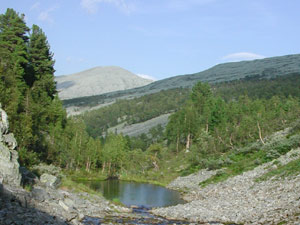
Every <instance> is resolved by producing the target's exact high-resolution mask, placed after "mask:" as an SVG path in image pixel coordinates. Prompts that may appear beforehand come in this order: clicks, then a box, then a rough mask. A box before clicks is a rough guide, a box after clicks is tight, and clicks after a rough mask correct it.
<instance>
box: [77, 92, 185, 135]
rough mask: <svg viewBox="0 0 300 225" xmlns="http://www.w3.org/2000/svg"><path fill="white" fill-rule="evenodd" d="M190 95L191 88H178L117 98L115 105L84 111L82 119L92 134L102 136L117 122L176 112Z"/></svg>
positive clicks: (145, 118) (138, 121) (142, 119)
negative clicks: (132, 97) (140, 95)
mask: <svg viewBox="0 0 300 225" xmlns="http://www.w3.org/2000/svg"><path fill="white" fill-rule="evenodd" d="M188 95H189V89H183V88H177V89H170V90H165V91H161V92H159V93H155V94H150V95H146V96H142V97H139V98H135V99H132V100H117V102H116V103H114V104H113V105H110V106H107V107H103V108H100V109H98V110H93V111H90V112H86V113H84V114H83V115H82V119H83V120H84V122H85V123H86V126H87V131H88V133H89V134H90V135H91V136H93V137H101V136H102V135H103V134H104V133H105V132H106V131H107V129H108V128H109V127H113V126H115V125H117V124H120V123H126V124H134V123H140V122H144V121H147V120H150V119H152V118H155V117H157V116H160V115H162V114H165V113H169V112H174V111H175V110H177V109H178V106H180V105H183V104H184V102H185V100H186V99H187V97H188Z"/></svg>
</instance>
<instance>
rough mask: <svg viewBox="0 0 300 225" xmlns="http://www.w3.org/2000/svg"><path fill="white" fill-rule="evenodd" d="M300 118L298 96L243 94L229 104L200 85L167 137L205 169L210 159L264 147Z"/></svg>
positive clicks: (171, 123)
mask: <svg viewBox="0 0 300 225" xmlns="http://www.w3.org/2000/svg"><path fill="white" fill-rule="evenodd" d="M281 85H283V86H284V84H281ZM263 90H265V89H263ZM299 91H300V89H298V91H297V92H298V93H299ZM260 92H261V91H260ZM266 96H268V95H267V93H266ZM299 115H300V102H299V98H296V97H292V96H288V97H284V96H282V95H281V96H280V97H278V96H276V95H275V96H274V95H273V96H272V97H271V98H255V99H251V98H249V97H248V96H247V95H243V94H242V95H240V96H238V97H236V98H234V99H232V100H231V101H225V100H224V99H223V98H221V97H219V96H217V95H214V94H213V93H212V90H211V88H210V86H209V85H208V84H203V83H198V84H197V85H195V86H194V87H193V89H192V93H191V96H190V98H189V100H188V101H187V103H186V105H185V106H184V107H183V108H182V109H181V110H179V111H178V112H176V113H174V114H173V115H172V116H171V117H170V121H169V123H168V125H167V128H166V138H167V140H168V146H169V148H170V150H173V151H174V152H179V151H182V150H185V151H190V152H191V154H190V156H191V157H190V162H191V163H192V165H195V166H196V165H198V166H199V165H200V166H201V165H202V167H204V168H205V167H206V166H207V164H206V163H205V162H207V159H208V158H211V157H215V158H218V157H220V156H221V155H222V154H224V153H226V152H228V151H230V150H234V149H238V148H240V147H243V146H246V145H247V144H249V143H252V142H256V141H260V142H261V143H262V144H264V142H265V138H266V137H267V136H268V135H270V134H272V133H273V132H275V131H278V130H281V129H283V128H286V127H288V126H289V125H290V124H291V122H293V121H295V120H296V119H298V118H299Z"/></svg>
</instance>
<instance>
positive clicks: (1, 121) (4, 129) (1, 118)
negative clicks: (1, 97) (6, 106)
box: [0, 103, 9, 141]
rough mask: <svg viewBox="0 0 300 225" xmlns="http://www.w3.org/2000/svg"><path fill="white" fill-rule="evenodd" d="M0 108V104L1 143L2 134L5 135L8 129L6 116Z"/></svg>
mask: <svg viewBox="0 0 300 225" xmlns="http://www.w3.org/2000/svg"><path fill="white" fill-rule="evenodd" d="M1 107H2V106H1V103H0V141H2V139H1V137H2V134H7V132H8V128H9V123H8V119H7V114H6V112H5V111H4V110H3V109H1Z"/></svg>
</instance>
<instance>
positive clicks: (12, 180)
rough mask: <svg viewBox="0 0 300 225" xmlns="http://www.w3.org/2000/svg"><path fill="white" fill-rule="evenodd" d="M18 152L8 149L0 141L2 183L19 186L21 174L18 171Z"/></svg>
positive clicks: (0, 175)
mask: <svg viewBox="0 0 300 225" xmlns="http://www.w3.org/2000/svg"><path fill="white" fill-rule="evenodd" d="M19 167H20V165H19V162H18V153H17V152H16V151H15V150H10V149H9V148H8V147H7V146H5V145H4V144H3V143H2V142H0V177H1V178H2V179H3V183H4V184H11V185H16V186H20V184H21V174H20V172H19Z"/></svg>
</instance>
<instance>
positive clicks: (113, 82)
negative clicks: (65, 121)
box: [55, 66, 153, 100]
mask: <svg viewBox="0 0 300 225" xmlns="http://www.w3.org/2000/svg"><path fill="white" fill-rule="evenodd" d="M55 81H56V82H57V89H58V92H59V97H60V98H61V99H63V100H64V99H71V98H79V97H84V96H94V95H100V94H103V93H107V92H113V91H120V90H126V89H131V88H136V87H140V86H144V85H147V84H150V83H151V82H153V81H152V80H148V79H145V78H142V77H139V76H137V75H135V74H133V73H131V72H129V71H128V70H125V69H123V68H121V67H117V66H105V67H95V68H92V69H88V70H85V71H82V72H79V73H75V74H71V75H64V76H57V77H55Z"/></svg>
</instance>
